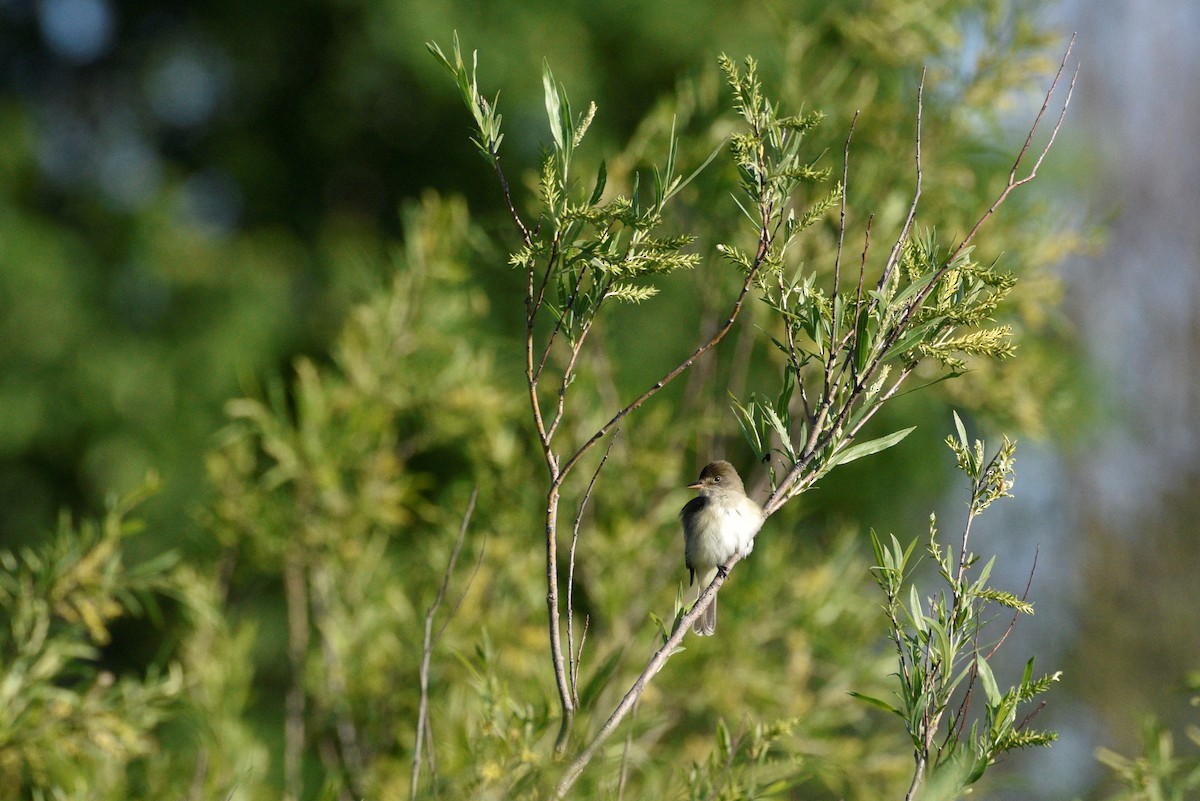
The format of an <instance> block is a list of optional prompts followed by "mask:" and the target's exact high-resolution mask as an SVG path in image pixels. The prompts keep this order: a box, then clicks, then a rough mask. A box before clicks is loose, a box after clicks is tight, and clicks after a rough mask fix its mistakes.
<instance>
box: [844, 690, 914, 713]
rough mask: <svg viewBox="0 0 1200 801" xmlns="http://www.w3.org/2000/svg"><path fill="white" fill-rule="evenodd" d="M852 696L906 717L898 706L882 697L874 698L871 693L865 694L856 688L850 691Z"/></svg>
mask: <svg viewBox="0 0 1200 801" xmlns="http://www.w3.org/2000/svg"><path fill="white" fill-rule="evenodd" d="M850 697H851V698H857V699H858V700H860V701H864V702H866V703H868V704H870V705H871V706H876V707H879V708H880V709H882V710H884V711H885V712H891V713H893V714H896V715H900V716H901V717H904V714H903V713H902V712H901V711H900V710H899V709H897V708H896V707H894V706H892V705H891V704H889V703H888V702H887V701H883V700H880V699H878V698H874V697H872V696H870V695H864V694H863V693H860V692H856V691H854V690H851V691H850Z"/></svg>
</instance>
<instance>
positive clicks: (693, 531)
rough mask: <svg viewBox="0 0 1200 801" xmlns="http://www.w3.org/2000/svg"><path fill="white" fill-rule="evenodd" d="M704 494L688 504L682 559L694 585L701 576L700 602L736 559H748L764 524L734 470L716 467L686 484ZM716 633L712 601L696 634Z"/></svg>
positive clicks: (698, 622)
mask: <svg viewBox="0 0 1200 801" xmlns="http://www.w3.org/2000/svg"><path fill="white" fill-rule="evenodd" d="M688 489H694V490H699V491H700V494H699V495H698V496H696V497H695V498H692V499H691V500H690V501H688V502H687V505H686V506H684V507H683V511H681V512H680V513H679V517H680V518H681V519H682V520H683V555H684V561H685V563H686V564H687V568H688V573H689V580H688V583H689V584H691V583H693V582H694V581H695V580H696V574H697V573H699V574H700V586H699V587H698V588H697V590H696V592H697V596H696V597H697V598H699V597H700V596H699V594H700V593H702V592H704V588H705V587H707V586H708V585H709V584H711V583H712V580H713V578H715V577H716V575H717V570H718V569H719V568H720V567H721V566H722V565H724V564H725V563H726V562H728V561H729V560H730V558H732V557H733V555H734V554H741V555H742V556H745V555H746V554H748V553H750V551H751V550H753V548H754V535H755V534H757V533H758V530H759V528H761V527H762V524H763V513H762V507H760V506H759V505H758V504H757V503H755V502H754V501H752V500H750V498H749V497H747V495H746V489H745V487H743V486H742V479H741V478H740V477H739V476H738V474H737V471H736V470H734V469H733V465H731V464H730V463H729V462H726V461H719V462H713V463H712V464H710V465H708V466H706V467H705V468H704V469H703V470H701V471H700V479H699V480H698V481H696V483H694V484H688ZM716 628H717V599H716V598H713V601H712V603H711V604H710V605H709V607H708V609H706V610H704V614H703V615H701V616H700V617H699V618H698V619H697V620H696V623H695V625H693V626H692V631H694V632H696V633H697V634H699V635H701V636H707V635H709V634H712V633H713V632H714V631H716Z"/></svg>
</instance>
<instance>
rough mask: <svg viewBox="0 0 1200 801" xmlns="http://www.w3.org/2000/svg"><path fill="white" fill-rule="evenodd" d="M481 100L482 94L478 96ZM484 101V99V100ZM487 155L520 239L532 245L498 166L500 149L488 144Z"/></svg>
mask: <svg viewBox="0 0 1200 801" xmlns="http://www.w3.org/2000/svg"><path fill="white" fill-rule="evenodd" d="M479 97H480V99H481V100H483V99H484V98H483V95H480V96H479ZM485 102H486V101H485ZM488 155H490V156H491V157H492V167H493V168H494V169H495V170H496V177H497V178H499V179H500V190H501V192H502V193H503V194H504V205H505V206H507V207H508V216H509V217H511V218H512V221H513V223H515V224H516V226H517V230H519V231H520V232H521V241H522V242H524V243H525V244H526V245H527V246H531V245H533V237H532V236H530V234H529V229H528V228H526V227H525V223H524V222H522V221H521V215H520V214H518V213H517V207H516V206H514V205H513V199H512V190H511V189H509V186H508V177H507V176H505V174H504V170H503V169H501V167H500V151H499V150H497V149H496V147H495V146H494V145H493V146H489V148H488Z"/></svg>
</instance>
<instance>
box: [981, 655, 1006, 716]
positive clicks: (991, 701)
mask: <svg viewBox="0 0 1200 801" xmlns="http://www.w3.org/2000/svg"><path fill="white" fill-rule="evenodd" d="M975 668H976V671H977V673H978V675H979V683H980V684H982V685H983V691H984V693H986V694H987V700H988V706H993V707H994V706H996V705H997V704H999V703H1000V699H1001V698H1002V696H1001V695H1000V688H999V687H998V686H996V677H995V675H994V674H993V673H992V668H991V667H990V666H989V665H988V663H987V660H986V659H984V658H983V654H979V655H978V656H976V657H975Z"/></svg>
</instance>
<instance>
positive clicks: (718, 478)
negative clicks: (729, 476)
mask: <svg viewBox="0 0 1200 801" xmlns="http://www.w3.org/2000/svg"><path fill="white" fill-rule="evenodd" d="M713 481H715V482H717V483H718V484H720V483H721V477H720V476H713Z"/></svg>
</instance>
